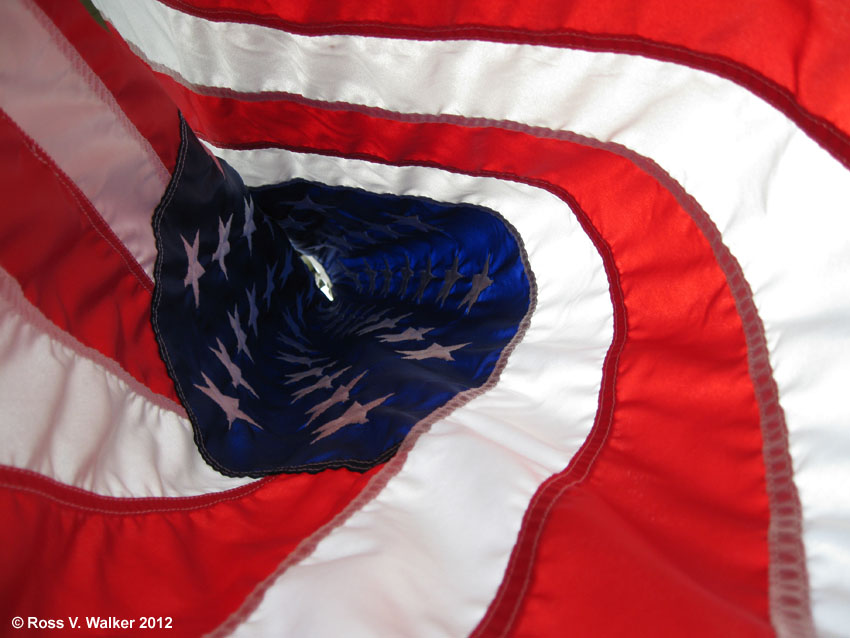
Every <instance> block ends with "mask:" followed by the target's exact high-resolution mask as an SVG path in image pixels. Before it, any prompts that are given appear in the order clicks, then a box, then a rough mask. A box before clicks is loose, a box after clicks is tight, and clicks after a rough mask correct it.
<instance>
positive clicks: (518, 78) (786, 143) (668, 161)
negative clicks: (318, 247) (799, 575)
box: [104, 1, 850, 635]
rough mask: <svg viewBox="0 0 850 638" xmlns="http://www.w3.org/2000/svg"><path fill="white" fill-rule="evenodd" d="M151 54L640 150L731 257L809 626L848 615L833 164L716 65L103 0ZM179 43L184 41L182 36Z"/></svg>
mask: <svg viewBox="0 0 850 638" xmlns="http://www.w3.org/2000/svg"><path fill="white" fill-rule="evenodd" d="M104 9H105V11H106V14H107V15H108V17H109V19H110V20H112V21H113V23H114V24H116V26H117V27H118V29H119V30H120V31H121V32H122V34H124V36H125V37H126V38H128V40H130V41H131V42H132V43H133V44H134V45H136V46H137V47H138V48H139V49H141V50H142V51H143V53H144V55H146V56H147V57H148V58H149V59H150V60H151V61H152V62H153V63H155V64H158V65H162V66H164V67H167V68H168V69H170V70H171V72H172V73H174V74H176V75H179V76H182V77H183V78H185V79H186V80H187V81H188V82H190V83H194V84H197V85H205V86H218V87H226V88H231V89H235V90H238V91H245V92H261V91H288V92H291V93H295V94H299V95H303V96H306V97H308V98H313V99H318V100H326V101H331V102H332V101H341V102H350V103H354V104H360V105H365V106H370V107H379V108H382V109H388V110H390V111H398V112H402V113H427V114H444V113H448V114H457V115H463V116H467V117H486V118H492V119H493V120H511V121H515V122H520V123H523V124H528V125H533V126H542V127H545V128H549V129H553V130H570V131H574V132H577V133H580V134H582V135H586V136H589V137H592V138H596V139H599V140H602V141H614V142H617V143H620V144H622V145H624V146H626V147H628V148H631V149H632V150H634V151H636V152H638V153H640V154H642V155H644V156H646V157H649V158H651V159H653V160H654V161H655V162H657V163H658V164H659V165H660V166H661V167H662V168H664V169H665V170H666V171H667V172H668V173H669V174H670V175H671V176H672V177H673V178H674V179H675V180H677V181H678V182H679V183H681V184H682V185H683V186H684V188H685V189H686V190H687V191H688V192H689V193H690V194H691V195H693V196H694V197H695V198H696V199H697V200H698V201H699V203H700V204H701V205H702V207H703V208H704V209H705V210H706V211H707V213H708V214H709V216H710V217H711V219H712V220H713V221H714V223H715V224H716V225H717V227H718V228H719V230H720V231H721V233H722V235H723V240H724V243H725V244H726V245H727V246H728V247H729V248H730V249H731V251H732V253H733V254H734V255H735V256H736V257H737V259H738V261H739V262H740V264H741V267H742V268H743V272H744V275H745V277H746V278H747V280H748V282H749V283H750V286H751V287H752V290H753V293H754V297H755V303H756V306H757V307H758V309H759V313H760V315H761V318H762V320H763V322H764V325H765V330H766V335H767V340H768V347H769V352H770V359H771V364H772V365H773V369H774V376H775V379H776V382H777V384H778V387H779V393H780V403H781V405H782V407H783V408H784V410H785V414H786V420H787V424H788V429H789V437H790V449H791V455H792V459H793V462H794V470H795V482H796V484H797V487H798V491H799V494H800V498H801V501H802V505H803V518H804V525H803V527H804V541H805V545H806V552H807V559H808V567H809V578H810V585H811V591H812V603H813V614H814V619H815V624H816V627H817V628H818V631H819V632H820V633H822V634H823V635H841V633H842V632H843V631H845V629H846V627H848V626H850V604H847V601H848V600H850V540H848V539H850V537H848V535H847V534H846V530H847V529H848V528H850V491H848V490H843V489H840V488H839V487H838V486H843V485H847V484H850V463H848V462H847V459H848V458H850V429H848V428H847V423H850V404H848V402H846V401H844V400H843V391H844V385H845V384H846V380H847V379H850V331H848V330H847V329H846V326H847V325H848V324H850V276H848V271H850V214H849V213H850V211H848V204H847V202H848V201H850V175H849V174H848V173H847V171H846V170H844V168H843V167H842V166H841V165H840V164H839V163H838V162H837V161H835V160H834V159H833V158H832V157H831V156H830V155H829V154H828V153H826V152H825V151H823V150H822V149H821V148H820V147H818V146H817V145H816V144H815V143H814V142H813V141H812V140H811V139H809V138H808V137H806V135H805V134H804V133H802V132H801V131H800V130H799V129H797V127H796V126H795V125H794V124H793V123H792V122H791V121H789V120H788V119H787V118H786V117H785V116H784V115H782V114H781V113H779V112H778V111H776V110H775V109H773V108H772V107H771V106H770V105H768V104H767V103H765V102H763V101H762V100H760V99H759V98H757V97H755V96H754V95H752V94H751V93H749V92H748V91H746V90H745V89H743V88H741V87H740V86H737V85H735V84H733V83H732V82H729V81H726V80H724V79H721V78H718V77H716V76H713V75H711V74H708V73H704V72H700V71H696V70H694V69H690V68H686V67H681V66H678V65H675V64H671V63H666V62H659V61H655V60H650V59H645V58H641V57H637V56H629V55H622V54H610V53H591V52H584V51H573V50H567V49H555V48H547V47H541V46H527V45H522V46H517V45H506V44H499V43H489V42H473V41H450V42H427V41H412V40H393V39H384V38H365V37H354V36H323V37H305V36H298V35H293V34H288V33H285V32H281V31H276V30H273V29H269V28H265V27H259V26H256V25H248V24H233V23H213V22H209V21H206V20H202V19H198V18H194V17H192V16H188V15H184V14H180V13H179V12H176V11H173V10H171V9H168V8H166V7H164V6H163V5H161V4H159V3H156V2H149V1H144V2H138V3H133V4H132V5H126V4H125V5H121V6H120V7H119V6H116V5H112V4H108V5H107V4H105V3H104ZM183 43H192V46H182V45H183Z"/></svg>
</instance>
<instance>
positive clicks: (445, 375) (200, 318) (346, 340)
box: [152, 130, 532, 476]
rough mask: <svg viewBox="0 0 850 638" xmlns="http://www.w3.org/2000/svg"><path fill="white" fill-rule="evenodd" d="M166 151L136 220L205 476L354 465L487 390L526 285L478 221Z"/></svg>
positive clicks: (426, 204) (515, 250)
mask: <svg viewBox="0 0 850 638" xmlns="http://www.w3.org/2000/svg"><path fill="white" fill-rule="evenodd" d="M181 153H182V154H184V159H183V161H182V163H180V166H181V167H182V168H181V170H180V171H179V172H178V173H176V174H175V177H174V180H173V182H172V184H171V186H170V187H169V192H168V193H167V194H166V197H165V198H164V199H163V202H162V204H161V205H160V207H159V209H158V210H157V212H156V215H155V219H154V230H155V234H156V238H157V242H158V249H159V256H158V260H157V266H156V273H155V283H156V291H155V295H154V304H153V309H152V313H153V323H154V328H155V331H156V334H157V338H158V340H159V343H160V348H161V351H162V354H163V358H164V359H165V361H166V363H167V365H168V368H169V372H170V373H171V375H172V378H173V379H174V381H175V384H176V386H177V388H178V393H179V394H180V397H181V399H182V401H183V403H184V405H185V407H186V409H187V411H188V413H189V415H190V418H191V420H192V423H193V426H194V428H195V432H196V440H197V442H198V445H199V448H200V450H201V452H202V453H203V454H204V457H205V458H206V459H207V460H208V462H210V463H211V464H212V465H213V466H214V467H216V468H217V469H219V470H220V471H222V472H225V473H227V474H235V475H252V476H259V475H263V474H268V473H274V472H300V471H311V472H313V471H319V470H322V469H325V468H338V467H346V468H349V469H352V470H366V469H368V468H371V467H373V466H374V465H375V464H377V463H380V462H382V461H384V460H386V459H388V458H389V457H390V456H392V455H393V454H394V453H395V451H396V450H397V449H398V447H399V445H400V444H401V443H402V442H403V441H404V439H405V437H407V436H408V434H409V433H410V432H411V429H412V428H413V427H414V426H415V425H417V424H418V423H422V422H428V421H430V420H433V419H434V418H436V416H437V411H438V410H440V409H441V408H442V409H444V410H445V409H449V408H451V407H453V406H456V405H457V404H458V403H460V402H462V401H463V400H466V399H468V398H469V397H470V392H474V391H475V390H476V389H479V388H482V386H484V385H485V384H486V383H487V382H488V381H489V380H491V378H492V375H493V374H494V372H495V371H496V369H497V362H498V361H499V360H500V357H501V356H502V354H503V351H504V349H505V347H506V346H507V345H508V344H509V343H510V342H511V340H512V339H513V338H514V336H515V335H516V334H517V331H518V329H519V326H520V324H521V322H522V321H523V320H524V318H525V317H526V315H527V314H528V312H529V308H530V305H531V289H532V284H531V282H530V273H529V272H528V270H527V267H526V265H525V262H524V258H523V253H522V248H521V246H520V244H519V243H518V240H517V238H516V236H515V233H514V232H513V231H512V229H511V228H510V227H509V226H508V225H507V224H506V223H505V221H504V220H503V219H501V217H499V216H498V215H497V214H496V213H494V212H493V211H488V210H485V209H483V208H480V207H476V206H469V205H456V204H445V203H440V202H436V201H432V200H429V199H425V198H415V197H398V196H394V195H387V194H378V193H369V192H365V191H362V190H358V189H352V188H339V187H329V186H324V185H322V184H316V183H310V182H305V181H301V180H295V181H292V182H289V183H285V184H279V185H271V186H265V187H262V188H256V189H251V190H249V189H247V188H245V186H244V185H243V183H242V181H241V179H240V178H239V176H238V175H237V174H236V173H235V171H233V170H232V169H231V168H230V167H229V166H227V165H226V164H225V163H224V162H219V163H216V162H215V161H214V160H213V159H212V158H211V157H210V156H209V155H208V154H207V153H206V152H205V151H204V150H203V148H202V147H201V145H200V144H199V143H198V142H197V140H196V139H195V138H194V136H193V135H192V134H191V132H189V131H188V130H187V131H186V135H185V139H184V144H183V147H182V149H181ZM219 167H220V168H219ZM301 253H307V254H311V255H313V256H314V257H315V258H316V259H318V260H319V261H320V262H321V263H322V264H323V265H324V267H325V268H326V270H327V272H328V274H329V275H330V278H331V279H332V281H333V292H334V301H333V302H331V301H329V300H328V299H327V298H325V296H324V295H323V294H322V293H320V292H318V290H317V287H316V284H315V281H314V277H313V275H312V273H311V272H310V271H308V269H307V268H306V267H305V265H304V264H303V262H302V260H301V258H300V254H301ZM196 288H197V297H196V294H195V290H196Z"/></svg>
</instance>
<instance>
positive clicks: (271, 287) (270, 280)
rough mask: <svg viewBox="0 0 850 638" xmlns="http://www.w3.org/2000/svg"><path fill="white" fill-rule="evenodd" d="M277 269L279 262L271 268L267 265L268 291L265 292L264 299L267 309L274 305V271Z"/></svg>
mask: <svg viewBox="0 0 850 638" xmlns="http://www.w3.org/2000/svg"><path fill="white" fill-rule="evenodd" d="M275 270H277V262H275V263H274V265H273V266H272V267H271V268H269V267H268V266H266V292H265V293H263V301H265V302H266V310H269V309H270V308H271V307H272V293H273V292H274V271H275Z"/></svg>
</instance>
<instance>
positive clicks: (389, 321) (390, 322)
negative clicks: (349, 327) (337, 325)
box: [357, 312, 413, 336]
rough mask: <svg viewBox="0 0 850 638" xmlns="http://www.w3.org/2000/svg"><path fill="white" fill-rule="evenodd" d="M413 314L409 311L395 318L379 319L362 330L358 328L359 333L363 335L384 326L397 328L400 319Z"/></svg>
mask: <svg viewBox="0 0 850 638" xmlns="http://www.w3.org/2000/svg"><path fill="white" fill-rule="evenodd" d="M411 314H413V313H410V312H408V313H405V314H403V315H401V316H400V317H396V318H395V319H384V320H383V321H379V322H378V323H375V324H372V325H371V326H366V327H365V328H363V329H362V330H358V331H357V335H358V336H363V335H365V334H368V333H370V332H374V331H375V330H381V329H382V328H395V327H396V324H397V323H398V322H399V321H401V320H402V319H405V318H407V317H409V316H410V315H411Z"/></svg>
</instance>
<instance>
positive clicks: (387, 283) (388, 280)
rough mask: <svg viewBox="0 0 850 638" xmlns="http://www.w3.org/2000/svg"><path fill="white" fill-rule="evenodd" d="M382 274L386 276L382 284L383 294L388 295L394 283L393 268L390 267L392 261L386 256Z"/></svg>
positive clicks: (383, 295)
mask: <svg viewBox="0 0 850 638" xmlns="http://www.w3.org/2000/svg"><path fill="white" fill-rule="evenodd" d="M381 274H382V275H383V276H384V285H383V286H381V296H382V297H386V296H387V295H388V294H390V287H391V286H392V283H393V270H392V268H390V262H388V261H387V258H386V257H384V269H383V270H382V271H381Z"/></svg>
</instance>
